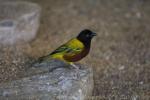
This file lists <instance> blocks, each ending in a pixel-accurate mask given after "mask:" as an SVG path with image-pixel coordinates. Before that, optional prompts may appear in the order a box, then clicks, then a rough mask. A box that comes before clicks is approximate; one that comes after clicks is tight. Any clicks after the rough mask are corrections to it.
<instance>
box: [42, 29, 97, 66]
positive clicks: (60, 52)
mask: <svg viewBox="0 0 150 100" xmlns="http://www.w3.org/2000/svg"><path fill="white" fill-rule="evenodd" d="M94 36H96V33H95V32H92V31H91V30H89V29H84V30H82V31H81V32H80V33H79V34H78V35H77V37H75V38H72V39H70V40H69V41H68V42H66V43H64V44H63V45H61V46H60V47H58V48H57V49H56V50H54V51H53V52H51V53H49V54H48V55H46V56H43V57H40V58H39V61H40V62H44V61H49V60H50V59H51V58H53V59H58V60H61V61H64V62H66V63H69V64H71V65H72V66H73V67H75V68H77V66H76V65H75V64H74V62H77V61H80V60H81V59H83V58H84V57H85V56H87V55H88V54H89V51H90V48H91V40H92V38H93V37H94Z"/></svg>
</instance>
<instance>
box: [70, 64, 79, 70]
mask: <svg viewBox="0 0 150 100" xmlns="http://www.w3.org/2000/svg"><path fill="white" fill-rule="evenodd" d="M71 66H72V67H73V68H75V69H77V70H79V67H78V66H77V65H75V64H74V63H71Z"/></svg>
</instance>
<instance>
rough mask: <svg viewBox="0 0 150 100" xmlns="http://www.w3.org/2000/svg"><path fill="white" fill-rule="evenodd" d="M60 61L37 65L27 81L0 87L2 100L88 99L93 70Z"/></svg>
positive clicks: (27, 76) (27, 75)
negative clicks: (74, 66)
mask: <svg viewBox="0 0 150 100" xmlns="http://www.w3.org/2000/svg"><path fill="white" fill-rule="evenodd" d="M77 66H79V67H80V69H74V68H72V66H70V65H66V64H65V63H63V62H61V61H57V60H51V61H50V62H45V63H42V64H36V65H34V66H33V67H31V68H28V69H27V70H26V74H25V76H26V77H24V78H22V79H20V80H14V81H11V82H7V83H2V84H0V99H1V100H85V99H86V98H87V97H88V96H90V95H91V94H92V90H93V71H92V68H90V67H87V66H83V65H79V64H78V65H77Z"/></svg>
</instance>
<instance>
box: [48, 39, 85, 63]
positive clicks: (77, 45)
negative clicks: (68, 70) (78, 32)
mask: <svg viewBox="0 0 150 100" xmlns="http://www.w3.org/2000/svg"><path fill="white" fill-rule="evenodd" d="M64 46H67V47H69V48H72V49H78V48H79V49H80V50H82V49H83V48H84V45H83V43H82V42H81V41H79V40H78V39H76V38H74V39H71V40H70V41H68V42H67V43H66V44H64ZM78 52H81V51H75V50H74V52H71V53H66V52H63V51H62V52H58V53H54V54H52V55H51V57H52V58H54V59H59V60H63V61H65V59H64V58H63V56H64V55H66V54H67V55H70V56H73V55H75V54H76V53H78ZM66 62H67V61H66Z"/></svg>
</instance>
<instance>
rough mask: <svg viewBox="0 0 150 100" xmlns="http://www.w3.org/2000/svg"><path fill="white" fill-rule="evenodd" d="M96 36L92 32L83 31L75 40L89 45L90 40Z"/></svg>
mask: <svg viewBox="0 0 150 100" xmlns="http://www.w3.org/2000/svg"><path fill="white" fill-rule="evenodd" d="M94 36H96V33H94V32H92V31H91V30H88V29H85V30H83V31H81V32H80V33H79V35H78V36H77V39H78V40H80V41H81V42H83V43H84V44H90V43H91V39H92V38H93V37H94Z"/></svg>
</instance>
